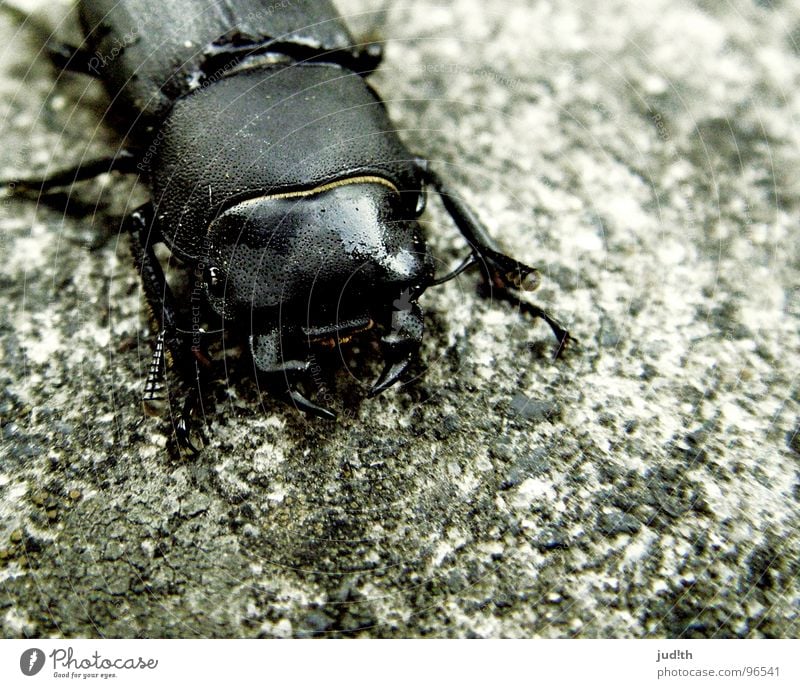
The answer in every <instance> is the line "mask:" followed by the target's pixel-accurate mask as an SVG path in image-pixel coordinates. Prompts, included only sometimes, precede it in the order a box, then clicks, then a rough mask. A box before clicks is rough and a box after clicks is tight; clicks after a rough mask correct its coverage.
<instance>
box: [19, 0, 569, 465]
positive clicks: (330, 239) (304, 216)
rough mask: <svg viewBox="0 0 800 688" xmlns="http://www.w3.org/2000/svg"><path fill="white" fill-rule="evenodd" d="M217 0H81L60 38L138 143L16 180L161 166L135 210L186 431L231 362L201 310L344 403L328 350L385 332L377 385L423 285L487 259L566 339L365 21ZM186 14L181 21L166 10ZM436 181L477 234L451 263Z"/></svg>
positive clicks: (270, 377) (502, 281)
mask: <svg viewBox="0 0 800 688" xmlns="http://www.w3.org/2000/svg"><path fill="white" fill-rule="evenodd" d="M216 5H217V2H216V1H215V0H171V2H169V3H164V2H161V0H79V2H78V10H79V16H80V21H81V25H82V28H83V33H84V36H85V40H84V43H83V45H82V46H69V45H66V44H63V43H53V42H50V41H49V42H48V50H47V52H48V54H49V55H50V57H51V58H52V59H53V62H54V64H55V65H56V66H57V67H58V68H59V69H67V70H71V71H75V72H79V73H82V74H85V75H87V76H90V77H94V78H98V79H99V80H101V82H102V83H103V85H104V86H105V88H106V90H107V91H108V94H109V96H110V98H111V103H112V106H111V112H112V115H113V119H114V120H115V122H117V123H118V124H119V126H120V132H121V134H124V135H125V141H126V144H125V145H126V147H125V148H122V147H121V148H120V150H119V151H118V152H117V153H116V154H115V155H114V156H111V157H109V158H106V159H103V160H96V161H92V162H88V163H83V164H81V165H80V166H79V167H76V168H74V169H70V170H66V171H61V172H58V173H56V174H53V175H50V176H49V177H46V178H40V179H26V180H23V181H21V182H16V183H15V184H9V183H7V184H6V185H5V187H6V191H7V192H8V193H11V194H13V195H17V196H20V197H28V198H30V197H33V198H38V197H39V196H40V195H41V194H47V193H50V192H53V191H54V190H56V189H59V188H63V187H69V186H70V185H72V184H73V183H74V182H78V181H81V180H85V179H90V178H92V177H96V176H97V175H99V174H101V173H104V172H111V171H116V172H119V173H122V174H137V175H139V178H140V179H141V180H142V181H143V182H144V183H146V184H147V186H148V187H149V190H150V198H151V200H150V201H149V202H148V203H146V204H145V205H143V206H142V207H140V208H139V209H137V210H136V211H135V212H133V213H132V214H131V215H130V216H129V217H128V218H127V219H126V223H125V225H126V228H127V232H128V234H129V237H130V243H131V250H132V253H133V257H134V261H135V264H136V268H137V270H138V271H139V274H140V276H141V279H142V285H143V291H144V295H145V298H146V300H147V303H148V305H149V308H150V311H151V313H152V316H153V325H154V331H156V332H157V333H158V335H157V336H156V339H155V351H154V354H153V358H152V361H151V364H150V367H149V370H148V375H147V382H146V384H145V391H144V400H145V402H146V403H147V404H148V405H154V404H155V402H157V401H158V400H159V398H160V397H162V396H163V390H164V382H165V379H164V374H165V372H167V373H169V374H170V375H175V376H176V377H177V379H178V381H180V383H181V384H182V387H183V389H184V390H185V397H184V399H185V400H184V403H183V410H182V413H181V416H180V419H179V421H178V422H177V423H176V435H177V438H178V443H179V445H180V446H181V447H183V448H184V449H186V450H188V451H196V450H195V448H194V446H193V444H192V442H191V440H190V435H191V434H192V422H193V418H195V417H196V416H198V415H200V414H202V412H203V409H202V402H203V397H202V394H201V390H202V387H203V382H204V381H205V380H206V379H207V378H208V377H209V376H210V375H211V371H212V370H213V365H212V360H211V357H210V356H209V353H208V346H209V343H208V332H207V331H206V330H205V329H203V325H201V323H202V324H205V323H212V322H213V323H218V324H219V327H217V328H216V329H215V330H214V331H215V332H219V331H220V330H221V329H222V328H224V329H225V330H226V332H227V333H228V334H229V335H231V336H234V337H237V338H238V339H239V340H240V341H241V342H243V344H244V345H245V346H246V348H247V349H248V350H249V354H250V356H251V358H252V363H253V372H254V374H255V375H256V376H257V377H258V378H259V379H263V380H265V381H266V382H267V383H268V386H269V388H270V389H271V390H273V392H274V394H275V395H276V396H278V397H281V398H283V399H284V400H285V401H287V402H289V403H291V404H294V405H295V406H296V407H297V408H298V409H300V410H302V411H304V412H306V413H309V414H312V415H315V416H318V417H321V418H325V419H334V418H335V414H334V413H333V412H332V411H331V410H330V409H327V408H325V407H323V406H320V405H318V404H317V403H315V402H314V401H313V400H312V399H309V398H308V397H307V395H306V393H305V392H304V385H307V384H310V382H311V378H312V375H314V374H315V371H316V370H317V369H316V368H315V366H316V364H315V363H314V361H315V360H316V359H315V351H317V350H318V349H319V348H320V347H322V348H324V347H331V346H340V345H343V344H346V343H347V342H348V341H350V340H351V339H353V338H354V337H358V336H363V335H364V334H365V333H372V332H374V333H375V334H376V335H377V337H378V338H379V342H380V349H381V352H382V356H383V359H384V368H383V371H382V373H381V374H380V376H379V377H378V379H377V380H376V381H375V383H374V384H373V385H372V387H371V388H370V390H369V395H370V396H374V395H377V394H380V393H381V392H384V391H386V390H387V389H389V388H390V387H391V386H392V385H394V384H396V383H397V382H398V381H399V380H400V379H401V378H402V377H403V375H404V373H405V372H406V370H407V369H408V367H409V365H410V364H411V362H412V361H413V360H414V359H415V357H416V356H417V355H418V352H419V349H420V345H421V342H422V337H423V332H424V316H423V311H422V308H421V306H420V304H419V299H420V296H421V295H422V294H423V292H424V291H425V290H426V289H427V288H429V287H432V286H435V285H438V284H442V283H443V282H446V281H448V280H450V279H453V278H455V277H456V276H457V275H459V274H461V273H462V272H463V271H464V270H466V269H468V268H470V267H473V266H477V267H478V268H479V269H480V271H481V273H482V275H483V278H484V281H485V283H486V286H487V288H488V293H489V294H490V295H491V296H492V297H496V298H499V299H502V300H505V301H509V302H511V303H514V304H516V305H517V306H519V307H520V308H521V309H523V310H524V311H525V312H526V313H528V314H529V315H531V316H533V317H536V318H542V319H544V320H545V322H547V323H548V325H549V326H550V327H551V329H552V330H553V333H554V334H555V336H556V338H557V339H558V342H559V346H558V351H559V352H560V351H561V349H562V348H563V347H564V345H565V344H566V342H567V341H568V340H569V334H568V332H567V330H566V329H564V328H563V327H562V326H561V325H560V324H559V323H558V322H557V321H556V320H555V319H553V318H552V317H551V316H549V315H548V314H547V313H546V312H545V311H544V310H542V309H541V308H539V307H538V306H534V305H532V304H529V303H527V302H525V301H523V300H522V299H521V298H520V297H519V293H520V292H524V291H531V290H533V289H535V288H536V287H537V286H538V283H539V276H538V273H537V272H536V270H534V269H533V268H532V267H529V266H527V265H524V264H523V263H520V262H519V261H517V260H514V259H513V258H511V257H509V256H507V255H505V254H504V253H502V251H501V250H500V249H499V247H498V246H497V245H496V244H495V243H494V241H493V240H492V239H491V237H490V236H489V233H488V231H487V230H486V228H485V227H484V226H483V224H482V223H481V222H480V220H479V219H478V218H477V216H476V215H475V213H474V212H473V211H472V209H471V208H470V207H469V206H468V205H467V204H466V203H465V202H464V200H463V199H462V198H461V197H460V196H458V195H457V194H456V193H454V192H453V191H452V190H451V189H450V188H449V186H448V185H447V184H446V182H445V181H444V179H443V177H441V176H440V175H439V174H438V173H437V172H436V171H435V170H434V169H433V168H432V167H431V166H430V165H429V164H428V162H427V161H425V160H424V159H421V158H416V157H415V156H414V155H412V154H411V153H410V152H409V151H408V150H407V148H406V147H405V145H404V144H403V142H402V141H401V140H400V138H399V137H398V135H397V134H396V131H397V128H396V127H395V126H394V125H393V124H392V123H391V122H390V121H389V118H388V115H387V112H386V108H385V107H384V105H383V103H382V102H381V100H380V98H379V96H378V95H377V94H376V93H375V91H374V90H373V89H372V88H371V87H370V86H369V85H368V84H367V82H366V81H365V77H367V76H368V75H369V74H370V73H371V72H372V71H373V70H374V69H375V68H376V67H377V66H378V64H379V63H380V60H381V49H380V45H378V44H376V43H370V44H367V45H359V44H358V43H357V42H356V41H354V40H353V38H352V36H351V35H350V33H349V31H348V29H347V26H346V25H345V24H344V22H343V20H342V18H341V17H340V16H339V14H338V13H337V11H336V9H335V7H334V5H333V4H332V3H331V2H329V1H326V0H293V2H292V3H289V4H284V5H281V6H280V7H278V6H277V5H276V6H274V7H271V8H270V11H269V12H267V11H265V8H264V4H263V1H262V0H232V1H231V2H226V3H225V7H226V11H225V12H219V11H217V9H216ZM188 17H191V19H192V20H191V21H187V18H188ZM176 25H180V26H182V27H183V29H184V33H183V34H182V35H181V36H180V39H178V38H177V37H176V36H175V35H174V33H172V32H169V31H168V30H167V28H166V27H171V26H176ZM428 187H430V188H432V189H433V190H435V191H436V192H437V194H438V195H439V197H440V198H441V200H442V203H443V204H444V207H445V209H446V210H447V212H448V213H449V214H450V216H451V217H452V219H453V221H454V223H455V225H456V227H457V228H458V229H459V231H460V232H461V234H462V235H463V236H464V238H465V240H466V242H467V244H468V247H469V249H470V254H469V256H468V257H467V259H466V260H464V262H463V263H462V264H461V265H460V266H459V267H457V268H456V269H455V270H453V271H452V272H451V273H449V274H447V275H445V276H443V277H440V278H438V279H437V278H436V277H435V276H434V260H433V257H432V256H431V254H430V251H429V249H428V247H427V245H426V242H425V239H424V236H423V233H422V229H421V226H420V224H419V222H418V218H419V216H420V215H421V213H422V212H423V211H424V209H425V198H426V188H428ZM159 243H161V244H164V245H166V247H167V248H168V249H169V250H170V252H171V253H172V255H173V256H175V257H176V258H177V259H178V260H179V261H180V263H182V264H183V265H185V266H186V268H187V270H188V273H189V277H190V283H191V289H190V292H191V295H192V296H191V302H190V303H188V304H187V303H184V301H185V299H181V298H178V297H176V295H174V294H173V292H172V289H171V287H170V285H169V283H168V282H167V280H166V279H165V276H164V271H163V269H162V267H161V264H160V263H159V261H158V259H157V258H156V254H155V252H154V246H155V245H156V244H159ZM187 310H188V311H191V314H190V315H187V313H186V312H187ZM326 396H327V395H326Z"/></svg>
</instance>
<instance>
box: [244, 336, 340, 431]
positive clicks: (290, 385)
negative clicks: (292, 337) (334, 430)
mask: <svg viewBox="0 0 800 688" xmlns="http://www.w3.org/2000/svg"><path fill="white" fill-rule="evenodd" d="M250 352H251V353H252V355H253V362H254V363H255V367H256V373H257V374H262V375H267V376H268V380H270V382H271V383H272V384H270V388H272V389H274V391H275V393H276V395H277V396H280V397H283V398H284V400H285V401H286V402H287V403H290V404H293V405H294V406H296V407H297V408H298V409H300V410H301V411H304V412H305V413H310V414H311V415H313V416H317V417H318V418H324V419H326V420H336V414H335V413H334V412H333V411H331V410H329V409H326V408H324V407H323V406H318V405H317V404H315V403H314V402H312V401H310V400H309V399H308V398H307V397H306V396H305V395H304V394H303V392H301V391H300V389H299V387H298V380H297V378H298V377H299V378H303V377H308V375H309V372H310V368H311V363H310V361H300V360H297V359H286V358H284V357H283V352H282V347H281V334H280V331H279V329H278V328H277V327H276V328H273V329H272V330H270V331H269V332H267V333H265V334H257V335H250ZM280 378H283V379H280Z"/></svg>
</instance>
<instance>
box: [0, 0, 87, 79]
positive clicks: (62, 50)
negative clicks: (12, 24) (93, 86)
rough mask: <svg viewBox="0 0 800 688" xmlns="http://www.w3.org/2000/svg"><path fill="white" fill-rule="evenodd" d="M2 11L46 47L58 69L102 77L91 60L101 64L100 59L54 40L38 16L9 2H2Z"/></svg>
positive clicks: (47, 27)
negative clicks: (93, 66) (93, 67)
mask: <svg viewBox="0 0 800 688" xmlns="http://www.w3.org/2000/svg"><path fill="white" fill-rule="evenodd" d="M0 10H2V11H3V12H5V13H6V14H7V15H9V16H10V17H11V18H12V19H13V20H14V21H16V22H17V23H18V24H20V25H22V26H24V27H27V28H28V29H29V30H30V31H32V32H33V34H34V35H35V36H36V37H37V38H38V39H39V44H40V45H44V50H45V52H46V53H47V55H48V57H49V58H50V60H51V61H52V62H53V64H54V65H55V66H56V67H57V68H58V69H67V70H70V71H73V72H80V73H81V74H88V75H90V76H95V77H96V76H100V75H99V73H98V72H97V70H96V69H94V70H93V69H92V67H91V62H90V61H91V60H92V59H94V60H96V61H97V62H98V63H99V58H97V57H95V56H93V55H91V54H90V53H89V51H88V50H85V49H83V48H81V47H78V46H75V45H70V44H69V43H63V42H61V41H58V40H55V39H54V38H52V35H53V31H52V30H51V28H50V27H49V26H47V25H46V24H45V23H44V22H42V21H41V20H40V19H39V18H38V17H37V16H36V15H34V14H33V13H31V12H26V11H25V10H23V9H22V8H20V7H17V6H16V5H14V4H12V3H8V2H0Z"/></svg>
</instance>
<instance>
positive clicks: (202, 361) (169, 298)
mask: <svg viewBox="0 0 800 688" xmlns="http://www.w3.org/2000/svg"><path fill="white" fill-rule="evenodd" d="M152 222H153V206H152V204H150V203H147V204H146V205H144V206H142V207H141V208H139V209H137V210H135V211H134V212H133V213H131V214H130V215H129V216H128V218H127V219H126V224H127V229H128V231H129V233H130V236H131V251H132V253H133V258H134V262H135V264H136V268H137V269H138V270H139V274H140V276H141V279H142V287H143V290H144V294H145V298H146V299H147V304H148V306H149V307H150V312H151V315H152V317H153V320H154V321H155V324H156V327H157V328H158V330H159V335H158V337H157V339H156V350H155V353H154V354H153V360H152V362H151V365H150V371H149V373H150V374H149V375H148V379H147V383H146V384H145V390H144V392H145V393H144V399H143V400H144V402H145V404H146V405H147V402H148V401H151V399H149V398H148V397H150V396H151V395H152V394H153V393H154V392H155V391H157V383H158V381H159V378H160V376H161V375H162V371H163V370H164V369H165V368H166V367H167V366H166V365H165V363H164V362H165V361H166V363H169V364H171V367H177V371H178V376H179V378H180V379H181V381H182V382H184V384H185V385H186V387H187V388H188V390H189V392H188V394H187V396H186V399H185V401H184V404H183V409H182V411H181V415H180V418H179V420H178V422H177V424H176V426H175V434H176V437H177V440H178V444H179V446H180V447H181V448H182V449H186V450H188V451H191V452H193V453H196V452H197V449H196V448H195V447H194V446H193V445H192V443H191V441H190V439H189V432H190V424H191V419H192V417H193V416H194V415H195V413H196V411H197V410H198V409H200V410H202V398H201V394H200V383H201V379H202V374H203V372H204V371H205V370H207V369H208V368H209V367H210V365H211V363H210V361H209V360H208V358H207V357H206V355H205V351H204V349H203V348H202V346H193V345H192V346H190V342H191V340H189V339H187V337H186V334H187V332H186V331H185V330H182V329H180V328H179V327H178V323H177V311H176V307H175V297H174V296H173V294H172V290H171V289H170V286H169V284H168V283H167V280H166V278H165V277H164V271H163V269H162V268H161V263H159V262H158V259H157V258H156V255H155V252H154V251H153V244H155V243H156V242H157V240H158V239H159V238H160V235H159V234H158V232H156V231H155V230H154V229H153V227H152ZM175 363H177V366H174V364H175Z"/></svg>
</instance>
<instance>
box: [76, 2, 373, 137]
mask: <svg viewBox="0 0 800 688" xmlns="http://www.w3.org/2000/svg"><path fill="white" fill-rule="evenodd" d="M78 6H79V14H80V20H81V25H82V27H83V31H84V35H85V36H86V45H85V47H86V49H87V50H88V51H89V52H91V53H93V54H95V55H96V56H97V58H98V63H97V71H98V72H99V74H100V75H101V77H102V79H103V81H104V82H105V84H106V87H107V88H108V91H109V93H110V95H111V97H112V102H113V107H114V108H115V109H117V110H119V111H120V112H121V113H125V114H126V116H127V117H128V118H129V119H130V121H131V124H134V121H135V120H137V119H138V120H140V123H143V124H147V125H149V124H151V123H152V122H153V121H155V122H156V123H157V122H158V121H159V120H161V119H163V117H164V116H165V115H166V113H167V112H168V111H169V109H170V108H171V107H172V103H173V102H174V101H175V99H177V98H179V97H181V96H182V95H185V94H186V93H188V92H189V91H190V90H191V89H192V88H193V87H194V86H195V85H196V83H197V81H198V75H200V76H199V78H200V79H202V78H204V77H209V76H213V74H214V73H215V71H216V70H217V69H218V68H219V67H220V66H224V65H226V64H229V63H230V61H231V59H232V58H235V56H236V55H241V54H243V52H252V50H253V49H254V48H255V49H263V50H269V49H270V48H280V47H281V46H284V47H285V46H288V50H290V51H291V50H295V51H297V52H298V53H303V52H304V53H306V54H307V55H311V54H314V53H316V54H327V55H328V57H329V59H331V61H335V62H343V61H347V58H348V56H350V57H351V58H353V57H355V56H356V54H357V50H356V49H355V48H353V47H352V46H353V39H352V37H351V35H350V33H349V31H348V30H347V27H346V26H345V24H344V22H343V21H342V20H341V18H340V17H339V14H338V12H337V11H336V8H335V7H334V6H333V5H332V4H331V3H330V2H327V0H274V1H272V2H270V1H267V0H80V2H79V5H78ZM226 53H227V54H230V55H231V58H229V57H228V56H227V55H226ZM214 55H215V56H216V57H215V59H214V60H212V61H209V57H210V56H214ZM209 64H213V65H214V68H213V69H212V68H211V67H210V66H206V65H209ZM204 66H206V69H209V70H210V71H209V72H208V73H206V72H204V71H203V69H204Z"/></svg>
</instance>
